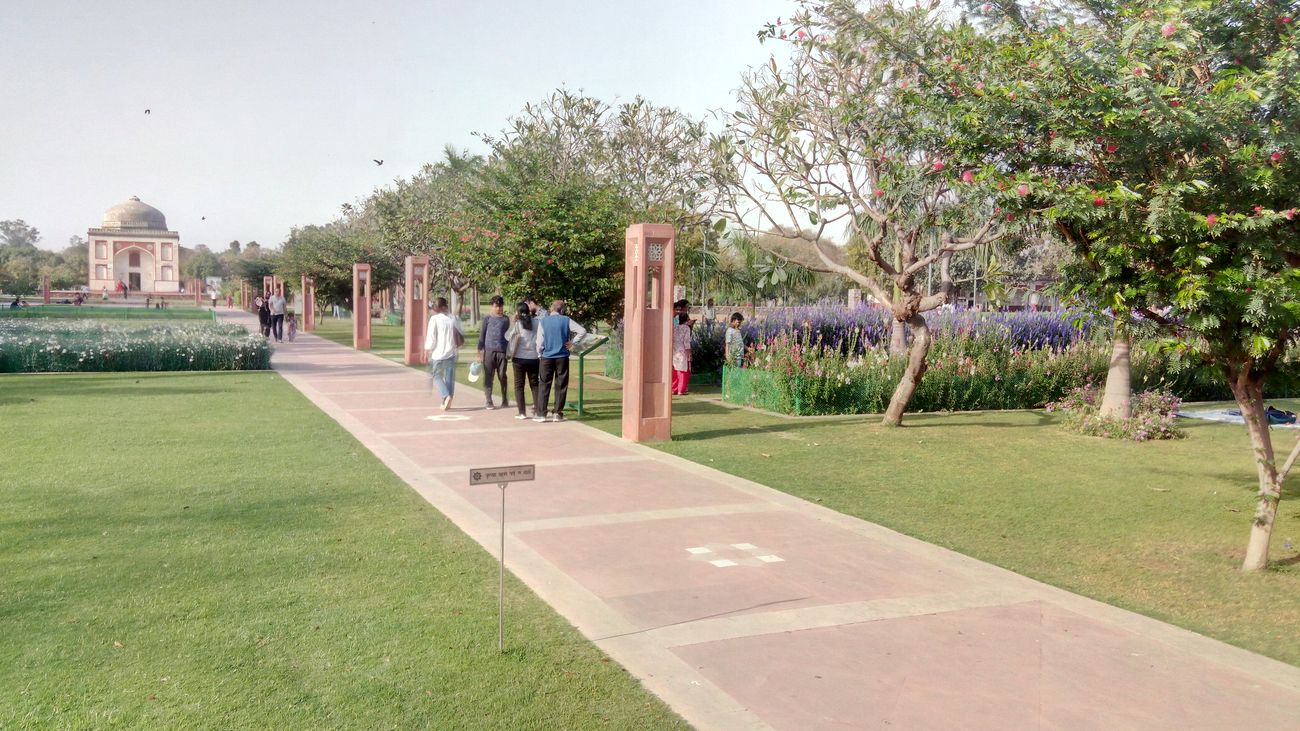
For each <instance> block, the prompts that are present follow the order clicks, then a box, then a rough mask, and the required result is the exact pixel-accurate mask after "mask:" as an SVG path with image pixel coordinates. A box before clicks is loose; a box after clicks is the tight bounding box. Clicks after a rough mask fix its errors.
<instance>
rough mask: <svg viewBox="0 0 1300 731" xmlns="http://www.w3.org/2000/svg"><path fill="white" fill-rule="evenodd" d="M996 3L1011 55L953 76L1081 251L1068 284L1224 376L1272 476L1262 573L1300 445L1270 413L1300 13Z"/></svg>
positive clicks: (1028, 186) (1006, 158)
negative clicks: (1281, 448) (1285, 447)
mask: <svg viewBox="0 0 1300 731" xmlns="http://www.w3.org/2000/svg"><path fill="white" fill-rule="evenodd" d="M984 7H986V8H988V10H987V11H984V12H985V17H984V19H983V20H982V21H981V22H982V24H983V25H984V27H985V28H986V32H987V34H988V37H990V38H991V39H993V40H994V41H995V42H996V46H995V47H990V46H987V45H979V44H971V45H970V46H968V47H967V49H966V50H967V51H968V52H967V53H965V54H964V55H963V56H962V57H961V59H960V60H958V61H957V62H956V63H954V64H951V65H949V67H948V68H947V70H946V71H945V73H944V80H945V81H946V82H947V83H948V84H949V85H950V86H951V88H952V89H953V90H954V91H953V93H951V94H950V95H949V101H950V102H951V103H952V104H953V105H954V106H955V107H956V108H957V109H956V110H955V111H956V113H957V115H958V118H959V119H961V120H963V123H964V124H966V129H965V134H966V135H967V136H968V137H978V136H979V130H980V129H983V128H986V127H989V126H992V127H996V128H998V129H999V130H1002V131H1005V130H1007V129H1008V128H1009V127H1010V128H1012V130H1013V132H1014V134H1015V135H1016V136H1017V140H1016V144H1014V145H1012V146H1009V147H1007V148H1005V149H1004V150H1003V151H1002V152H1001V153H1000V157H1001V162H1002V164H1004V165H1008V166H1010V167H1013V168H1015V169H1017V170H1019V171H1020V172H1019V173H1018V176H1019V177H1018V180H1019V182H1018V183H1017V185H1018V186H1024V190H1025V195H1023V196H1020V202H1019V206H1018V209H1019V210H1023V211H1025V212H1032V213H1038V214H1041V215H1042V216H1044V217H1045V218H1046V219H1047V220H1048V221H1050V222H1051V223H1052V225H1053V227H1054V228H1055V230H1056V231H1057V232H1058V234H1059V235H1060V236H1061V237H1062V238H1063V239H1064V240H1065V241H1066V242H1068V244H1069V245H1070V246H1071V248H1072V249H1073V251H1074V253H1075V255H1076V256H1075V260H1074V263H1073V265H1071V266H1070V267H1068V268H1067V271H1066V275H1067V277H1068V278H1069V280H1070V281H1071V282H1073V284H1074V285H1075V287H1076V288H1077V289H1078V291H1080V292H1082V293H1084V294H1086V295H1087V296H1088V297H1090V298H1091V299H1092V300H1093V301H1095V302H1098V303H1099V304H1101V305H1104V306H1109V307H1110V308H1112V309H1113V311H1114V312H1115V313H1116V315H1117V322H1118V323H1119V324H1120V331H1119V334H1118V337H1117V338H1116V342H1117V346H1119V345H1121V344H1125V343H1126V341H1127V338H1126V336H1125V334H1124V332H1123V326H1124V322H1125V320H1126V318H1127V317H1128V316H1129V313H1136V314H1137V315H1140V316H1142V317H1144V318H1145V319H1146V320H1147V321H1150V322H1155V323H1159V324H1160V325H1162V326H1163V328H1164V331H1165V332H1166V333H1167V337H1168V340H1167V341H1166V344H1167V345H1168V346H1169V347H1170V348H1172V349H1173V352H1174V354H1175V356H1176V357H1179V358H1181V359H1183V360H1185V361H1187V362H1189V363H1192V364H1200V365H1204V366H1208V367H1211V368H1213V369H1215V370H1217V371H1218V372H1219V373H1220V374H1222V375H1223V377H1225V378H1226V379H1227V383H1228V385H1229V387H1230V388H1231V390H1232V392H1233V395H1234V397H1235V399H1236V401H1237V403H1238V405H1239V407H1240V408H1241V411H1242V414H1243V417H1244V419H1245V421H1246V427H1247V431H1248V433H1249V435H1250V440H1251V448H1252V450H1253V452H1254V455H1255V458H1256V460H1255V461H1256V465H1257V471H1258V480H1259V500H1258V503H1257V508H1256V511H1255V514H1254V518H1253V521H1252V528H1251V536H1250V540H1249V543H1248V546H1247V551H1246V558H1245V561H1244V563H1243V568H1244V569H1247V570H1257V569H1260V568H1263V567H1265V566H1266V565H1267V558H1268V545H1269V540H1270V537H1271V532H1272V526H1273V522H1274V519H1275V516H1276V514H1277V508H1278V503H1279V501H1280V499H1281V487H1282V481H1283V480H1284V479H1285V477H1286V475H1287V472H1288V471H1289V469H1290V467H1291V465H1292V464H1293V463H1294V461H1295V457H1296V456H1297V455H1298V454H1300V443H1298V444H1297V447H1296V449H1295V450H1293V452H1292V455H1291V457H1290V458H1289V459H1288V460H1287V462H1286V464H1285V465H1283V466H1282V467H1281V468H1279V467H1278V465H1277V462H1276V458H1275V454H1274V452H1273V445H1272V439H1271V434H1270V432H1269V426H1268V418H1267V415H1266V414H1265V408H1264V394H1265V386H1266V384H1267V381H1268V378H1269V376H1270V375H1271V374H1272V373H1274V372H1275V371H1276V370H1277V368H1278V366H1279V363H1280V362H1281V360H1282V358H1283V356H1284V355H1285V353H1286V352H1287V350H1288V348H1290V347H1291V346H1293V345H1294V344H1295V341H1296V336H1297V334H1298V333H1300V274H1297V272H1296V270H1295V268H1294V267H1295V266H1296V265H1298V264H1300V235H1298V234H1300V222H1297V220H1296V219H1297V212H1296V207H1297V203H1300V200H1298V199H1300V165H1298V164H1297V160H1296V156H1297V154H1300V86H1298V85H1297V84H1296V82H1295V78H1296V70H1297V68H1300V58H1298V57H1297V50H1296V38H1295V31H1294V23H1293V22H1292V18H1291V11H1292V4H1291V3H1287V2H1248V1H1246V0H1220V1H1218V2H1213V3H1211V2H1202V1H1200V0H1172V1H1171V2H1164V3H1159V4H1157V3H1153V2H1125V3H1111V2H1080V3H1076V4H1064V3H1063V4H1059V5H1054V6H1053V5H1048V6H1042V7H1037V8H1026V7H1022V6H1020V5H1018V4H1015V3H1012V2H1003V3H999V4H997V5H988V6H984ZM976 85H979V87H980V88H979V89H978V90H976V89H975V87H976ZM977 91H978V92H980V93H978V94H977V93H976V92H977ZM958 92H959V93H958ZM988 147H989V149H992V148H993V146H988ZM1117 355H1119V356H1121V357H1122V355H1123V353H1122V352H1120V351H1119V349H1118V348H1117ZM1120 365H1122V364H1120ZM1114 390H1115V391H1116V392H1117V394H1118V393H1119V392H1120V391H1126V390H1127V389H1126V388H1117V389H1114ZM1123 396H1124V397H1127V393H1124V394H1123Z"/></svg>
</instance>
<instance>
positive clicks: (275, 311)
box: [267, 292, 288, 343]
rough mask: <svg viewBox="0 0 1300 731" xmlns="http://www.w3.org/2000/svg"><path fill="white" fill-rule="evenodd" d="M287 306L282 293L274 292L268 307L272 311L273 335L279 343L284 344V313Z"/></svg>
mask: <svg viewBox="0 0 1300 731" xmlns="http://www.w3.org/2000/svg"><path fill="white" fill-rule="evenodd" d="M287 305H288V302H286V301H285V299H284V294H282V293H280V292H273V293H272V294H271V298H270V299H269V300H268V301H267V306H268V307H269V308H270V310H271V334H272V335H274V336H275V342H277V343H282V342H284V313H285V307H286V306H287Z"/></svg>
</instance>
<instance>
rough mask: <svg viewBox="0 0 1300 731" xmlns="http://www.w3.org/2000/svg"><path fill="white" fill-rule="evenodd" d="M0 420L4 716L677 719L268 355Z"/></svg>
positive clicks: (526, 722)
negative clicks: (234, 369)
mask: <svg viewBox="0 0 1300 731" xmlns="http://www.w3.org/2000/svg"><path fill="white" fill-rule="evenodd" d="M0 420H2V421H3V423H5V424H7V425H14V424H22V427H21V428H10V429H7V430H6V436H5V445H4V452H3V454H4V458H3V475H4V480H3V483H2V486H0V577H3V578H2V579H0V728H15V729H16V728H51V727H57V728H241V729H242V728H445V729H453V728H454V729H461V728H492V729H516V728H518V729H525V728H527V729H543V728H546V729H549V728H557V729H558V728H564V729H569V728H685V724H684V723H683V722H682V721H681V720H680V719H678V718H677V717H676V716H674V715H673V714H672V713H671V712H670V711H668V710H667V709H666V708H665V707H664V706H663V705H662V704H661V703H660V702H659V701H658V700H657V699H655V698H653V697H652V696H650V695H649V694H648V693H646V692H645V691H644V690H643V689H642V688H641V687H640V686H639V685H638V683H637V682H636V681H635V680H634V679H632V678H631V677H630V676H629V675H627V674H626V673H625V672H624V671H623V670H622V669H621V668H620V667H619V666H617V665H616V664H614V663H612V662H610V661H609V660H608V658H606V657H604V656H602V653H601V652H600V651H599V650H598V649H597V648H595V647H594V646H593V645H591V644H590V643H588V642H586V641H585V640H583V639H582V637H581V636H580V635H579V634H578V633H577V632H576V631H575V630H573V629H572V628H571V627H570V626H569V625H567V624H566V623H565V622H564V621H563V620H562V619H561V618H560V617H558V616H557V615H556V614H554V613H553V612H552V611H551V610H550V609H549V608H548V607H546V606H545V605H544V604H542V602H540V601H539V600H538V599H537V598H536V597H535V596H534V595H533V594H532V593H531V592H529V591H528V590H527V589H526V588H524V587H522V585H520V584H519V583H518V582H516V581H513V580H509V581H508V582H507V592H508V596H507V602H508V614H507V639H508V644H509V651H508V652H507V653H506V654H504V655H500V654H498V653H497V650H496V637H495V634H496V581H497V574H496V564H495V561H494V560H493V559H492V558H491V556H490V555H489V554H487V553H486V552H484V551H483V550H481V549H480V548H479V547H478V546H477V545H476V544H475V543H473V542H472V541H471V540H469V539H468V538H467V537H466V536H465V535H464V534H462V533H461V532H460V531H459V530H457V529H456V528H455V527H454V526H452V525H451V524H450V523H449V522H448V521H447V520H446V519H445V518H443V517H442V516H441V515H440V514H439V513H438V512H437V511H436V510H434V509H433V508H431V507H430V506H429V505H427V504H426V503H425V502H424V500H423V499H421V498H420V497H419V496H418V495H417V494H415V493H414V492H413V491H411V490H410V489H408V488H407V487H406V486H405V484H404V483H402V482H401V481H400V480H399V479H398V478H397V477H396V476H395V475H393V474H392V473H391V472H389V471H388V470H387V469H386V468H385V467H384V466H383V465H382V464H381V463H380V462H379V461H378V460H377V459H376V458H375V457H373V456H372V455H371V454H370V453H369V452H367V451H366V450H365V449H364V448H362V447H361V446H360V445H359V444H358V443H357V442H356V441H355V440H354V439H353V438H352V437H351V436H349V435H348V434H347V433H346V432H344V430H343V429H342V428H341V427H339V426H338V425H337V424H335V423H334V422H333V421H332V420H330V419H329V418H328V417H326V416H325V415H324V414H322V413H321V412H320V411H318V410H317V409H315V408H314V407H312V406H311V404H310V403H309V402H308V401H307V400H306V399H305V398H304V397H302V396H301V395H300V394H299V393H298V392H297V391H295V390H294V389H293V388H292V387H290V386H289V385H288V384H286V383H285V382H284V381H283V380H281V379H280V378H279V376H278V375H276V374H274V373H264V372H263V373H251V372H246V373H230V374H193V373H189V374H157V375H155V374H129V375H121V374H111V375H110V374H93V375H92V374H76V375H56V376H3V377H0Z"/></svg>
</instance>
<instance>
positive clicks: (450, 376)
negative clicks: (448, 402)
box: [429, 355, 456, 398]
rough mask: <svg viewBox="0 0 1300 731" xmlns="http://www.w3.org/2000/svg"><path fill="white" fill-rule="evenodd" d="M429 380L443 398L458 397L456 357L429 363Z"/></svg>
mask: <svg viewBox="0 0 1300 731" xmlns="http://www.w3.org/2000/svg"><path fill="white" fill-rule="evenodd" d="M429 378H432V379H433V385H435V386H437V387H438V395H439V396H442V397H443V398H447V397H448V396H454V395H456V356H454V355H453V356H451V357H450V358H443V359H442V360H435V361H432V362H431V363H429Z"/></svg>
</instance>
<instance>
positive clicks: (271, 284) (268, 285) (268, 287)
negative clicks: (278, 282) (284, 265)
mask: <svg viewBox="0 0 1300 731" xmlns="http://www.w3.org/2000/svg"><path fill="white" fill-rule="evenodd" d="M274 291H275V277H273V276H271V275H269V274H268V275H266V276H265V277H262V296H263V297H270V296H271V293H272V292H274Z"/></svg>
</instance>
